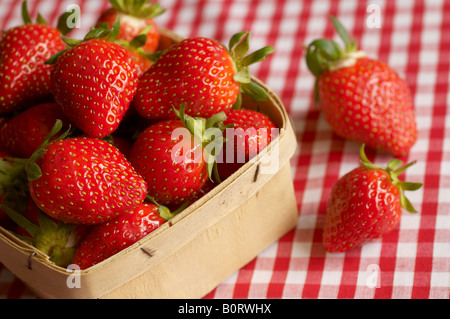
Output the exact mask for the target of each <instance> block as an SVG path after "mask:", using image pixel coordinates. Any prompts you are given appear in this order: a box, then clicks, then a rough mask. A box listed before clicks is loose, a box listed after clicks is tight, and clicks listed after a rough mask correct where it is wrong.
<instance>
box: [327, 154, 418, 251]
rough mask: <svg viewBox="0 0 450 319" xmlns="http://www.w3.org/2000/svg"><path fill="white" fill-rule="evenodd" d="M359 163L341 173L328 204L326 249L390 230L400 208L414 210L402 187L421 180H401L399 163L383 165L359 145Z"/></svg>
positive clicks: (346, 246) (413, 187)
mask: <svg viewBox="0 0 450 319" xmlns="http://www.w3.org/2000/svg"><path fill="white" fill-rule="evenodd" d="M361 164H362V165H361V166H360V167H358V168H355V169H353V170H352V171H350V172H349V173H347V174H346V175H344V176H343V177H341V178H340V179H339V180H338V181H337V182H336V184H335V185H334V186H333V188H332V191H331V195H330V198H329V200H328V204H327V213H326V220H325V228H324V232H323V245H324V247H325V249H326V250H327V251H328V252H345V251H347V250H349V249H351V248H355V247H359V246H361V245H363V244H365V243H366V242H368V241H370V240H372V239H375V238H380V237H382V236H384V235H385V234H387V233H388V232H390V231H391V230H392V229H394V227H395V226H396V225H397V223H398V222H399V220H400V217H401V214H402V208H405V209H406V210H407V211H409V212H416V211H415V209H414V207H413V206H412V204H411V202H410V201H409V200H408V199H407V198H406V197H405V196H404V191H408V190H417V189H419V188H420V187H421V186H422V184H420V183H409V182H402V181H400V180H399V179H398V175H399V174H400V173H402V172H403V171H404V170H405V169H407V168H408V167H409V166H411V165H412V164H413V163H410V164H408V165H405V166H402V165H403V164H402V162H401V161H400V160H398V159H393V160H391V161H390V162H389V164H388V166H387V168H385V169H383V168H381V167H378V166H376V165H374V164H372V163H371V162H370V161H369V160H368V159H367V157H366V155H365V154H364V145H363V146H362V147H361Z"/></svg>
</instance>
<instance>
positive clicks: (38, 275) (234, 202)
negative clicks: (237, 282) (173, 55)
mask: <svg viewBox="0 0 450 319" xmlns="http://www.w3.org/2000/svg"><path fill="white" fill-rule="evenodd" d="M179 40H180V37H178V36H177V35H174V34H173V33H171V32H170V31H167V30H162V41H161V43H162V44H163V45H165V46H167V45H168V44H169V43H171V42H176V41H179ZM254 80H255V81H256V82H258V83H259V84H261V85H262V86H263V87H264V88H266V90H267V91H268V93H269V95H270V100H268V101H266V102H254V101H252V100H250V99H249V98H247V97H245V96H244V97H243V106H245V107H246V108H258V110H260V111H261V112H263V113H265V114H267V115H269V116H270V117H271V118H272V119H273V120H274V121H275V123H276V124H277V125H278V127H279V128H280V134H279V136H278V137H277V138H276V139H275V140H273V141H272V143H271V144H270V145H269V146H268V147H267V148H266V149H264V150H263V151H262V152H261V153H260V154H259V155H258V156H257V157H256V158H254V159H253V160H252V161H250V162H249V163H247V164H246V165H244V166H243V167H242V168H241V169H240V170H239V171H237V172H236V173H235V174H234V175H232V176H231V177H230V178H228V179H227V180H225V181H223V182H222V183H221V184H219V185H218V186H217V187H215V188H214V189H213V190H212V191H210V192H209V193H208V194H207V195H206V196H204V197H203V198H201V199H200V200H198V201H197V202H195V203H194V204H192V205H191V206H190V207H188V208H187V209H186V210H184V211H183V212H181V213H180V214H179V215H177V216H176V217H175V218H173V219H172V220H170V221H169V222H168V223H166V224H164V225H163V226H162V227H160V228H159V229H157V230H156V231H154V232H153V233H151V234H150V235H149V236H147V237H145V238H143V239H142V240H140V241H139V242H137V243H136V244H134V245H132V246H130V247H129V248H127V249H126V250H124V251H122V252H120V253H118V254H116V255H114V256H113V257H111V258H109V259H107V260H105V261H104V262H102V263H99V264H97V265H95V266H94V267H91V268H89V269H86V270H82V271H79V270H78V271H75V272H71V271H69V270H67V269H65V268H62V267H58V266H56V265H54V264H53V263H51V262H50V261H49V260H48V257H47V256H46V255H45V254H43V253H42V252H40V251H38V250H37V249H36V248H34V247H32V246H30V245H28V244H26V243H24V242H23V241H21V240H20V239H18V238H17V237H15V236H14V235H13V234H11V233H10V232H8V231H7V230H5V229H3V228H1V227H0V262H1V263H3V264H4V265H5V267H7V268H8V269H9V270H10V271H11V272H13V273H14V274H15V275H16V276H17V277H18V278H20V279H21V280H22V281H23V282H24V283H26V284H27V285H28V286H29V288H30V289H31V290H33V291H34V292H35V293H36V294H37V295H38V296H40V297H42V298H64V299H67V298H83V299H86V298H108V299H112V298H160V299H162V298H201V297H203V296H204V295H206V294H207V293H208V292H210V291H211V290H213V289H214V288H215V287H216V286H217V285H218V284H220V283H221V282H222V281H223V280H225V279H226V278H227V277H228V276H230V275H231V274H232V273H233V272H235V271H236V270H238V269H240V268H241V267H243V266H244V265H245V264H247V263H248V262H250V261H251V260H252V259H253V258H255V257H256V256H257V255H258V254H259V253H260V252H261V251H262V250H264V249H265V248H266V247H268V246H269V245H270V244H272V243H273V242H275V241H276V240H278V239H279V238H280V237H282V236H283V235H284V234H286V233H287V232H288V231H290V230H291V229H293V228H294V227H295V226H296V224H297V219H298V212H297V204H296V201H295V194H294V188H293V182H292V176H291V169H290V159H291V157H292V156H293V155H294V152H295V149H296V147H297V141H296V137H295V133H294V129H293V126H292V123H291V122H290V119H289V116H288V114H287V113H286V110H285V108H284V106H283V104H282V102H281V101H280V99H279V98H278V97H277V96H276V95H275V94H274V93H273V92H271V91H270V89H268V88H267V87H266V86H265V85H264V83H261V82H260V81H259V80H258V79H254ZM277 151H278V152H277ZM271 154H275V155H276V156H275V157H274V156H271ZM270 158H272V159H275V160H276V161H278V162H277V164H278V165H277V166H276V167H277V168H276V169H275V171H273V172H272V173H270V174H269V173H267V171H265V170H264V167H267V162H268V159H270ZM273 163H274V162H272V164H273Z"/></svg>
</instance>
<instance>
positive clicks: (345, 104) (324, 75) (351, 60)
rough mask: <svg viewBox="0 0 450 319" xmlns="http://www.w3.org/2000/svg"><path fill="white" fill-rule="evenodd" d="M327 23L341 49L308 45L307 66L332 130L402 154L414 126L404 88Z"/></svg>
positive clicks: (411, 141) (330, 44)
mask: <svg viewBox="0 0 450 319" xmlns="http://www.w3.org/2000/svg"><path fill="white" fill-rule="evenodd" d="M332 22H333V24H334V26H335V28H336V30H337V32H338V33H339V35H340V36H341V38H342V40H343V41H344V43H345V45H346V48H345V50H343V49H342V48H340V46H339V45H338V44H337V43H336V42H334V41H332V40H328V39H320V40H316V41H313V42H312V43H311V44H310V45H309V46H308V50H307V54H306V62H307V64H308V67H309V69H310V70H311V72H312V73H313V74H314V75H315V76H316V97H317V98H318V100H319V101H320V104H321V107H322V111H323V114H324V117H325V119H326V120H327V121H328V123H329V124H330V126H331V128H332V129H333V131H334V132H335V133H336V134H338V135H339V136H342V137H344V138H347V139H350V140H354V141H358V142H360V143H365V144H366V145H368V146H370V147H373V148H376V149H383V150H386V151H388V152H391V153H392V154H394V155H395V156H404V155H406V153H407V152H408V151H409V149H410V148H411V147H412V146H413V145H414V144H415V141H416V139H417V128H416V120H415V113H414V107H413V103H412V98H411V93H410V90H409V88H408V85H407V83H406V81H405V80H404V79H402V78H401V77H400V76H399V75H398V74H397V73H396V72H395V70H393V69H392V68H390V67H389V66H388V65H386V64H384V63H382V62H380V61H378V60H375V59H371V58H368V57H367V56H366V55H365V53H364V52H362V51H357V45H356V43H355V42H354V41H353V40H352V39H350V36H349V34H348V33H347V31H346V30H345V29H344V28H343V26H342V25H341V24H340V23H339V22H338V21H337V20H336V19H335V18H333V17H332Z"/></svg>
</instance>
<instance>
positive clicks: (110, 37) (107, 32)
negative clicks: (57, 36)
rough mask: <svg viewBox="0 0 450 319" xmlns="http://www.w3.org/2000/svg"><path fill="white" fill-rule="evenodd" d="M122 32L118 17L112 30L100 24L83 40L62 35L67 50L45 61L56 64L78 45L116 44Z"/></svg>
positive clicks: (106, 25) (105, 23) (104, 24)
mask: <svg viewBox="0 0 450 319" xmlns="http://www.w3.org/2000/svg"><path fill="white" fill-rule="evenodd" d="M119 31H120V18H119V16H117V18H116V20H115V21H114V23H113V25H112V27H111V28H110V27H109V25H108V23H107V22H104V23H102V24H100V25H99V26H98V27H97V28H94V27H92V28H91V30H90V31H89V32H88V33H87V34H86V35H85V36H84V38H83V39H82V40H80V39H71V38H68V37H66V36H64V35H61V38H62V40H63V41H64V43H65V44H66V45H67V48H66V49H64V50H62V51H59V52H56V53H55V54H54V55H52V56H51V57H50V58H49V59H48V60H47V61H45V64H50V65H52V64H55V63H56V61H57V60H58V58H59V57H60V56H61V55H62V54H63V53H64V52H66V51H68V50H70V49H72V48H74V47H76V46H77V45H79V44H81V43H83V42H86V41H89V40H94V39H101V40H105V41H110V42H115V41H116V40H117V37H118V35H119Z"/></svg>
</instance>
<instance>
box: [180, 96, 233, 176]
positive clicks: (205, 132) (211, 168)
mask: <svg viewBox="0 0 450 319" xmlns="http://www.w3.org/2000/svg"><path fill="white" fill-rule="evenodd" d="M185 106H186V103H182V104H181V105H180V108H179V109H178V110H177V109H176V108H175V107H172V109H173V111H174V112H175V114H176V115H177V117H178V118H179V119H180V120H181V122H182V123H183V125H184V126H185V127H186V129H187V130H188V131H189V132H190V133H191V134H192V136H194V138H196V139H198V140H199V141H201V142H202V146H203V149H204V150H205V151H206V152H205V153H204V155H206V156H205V157H206V158H205V161H206V163H207V168H208V177H209V179H210V180H211V181H212V182H214V180H213V177H214V179H215V180H216V181H217V182H220V178H219V174H218V171H217V160H216V159H217V155H219V153H220V151H221V150H222V147H223V144H224V143H225V141H226V140H225V138H224V137H223V131H224V130H225V129H227V128H231V127H234V126H233V125H225V124H223V122H224V121H225V120H226V119H227V116H226V114H225V112H219V113H217V114H214V115H213V116H211V117H210V118H208V119H205V118H202V117H193V116H189V115H187V114H186V113H185V112H184V110H185Z"/></svg>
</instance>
